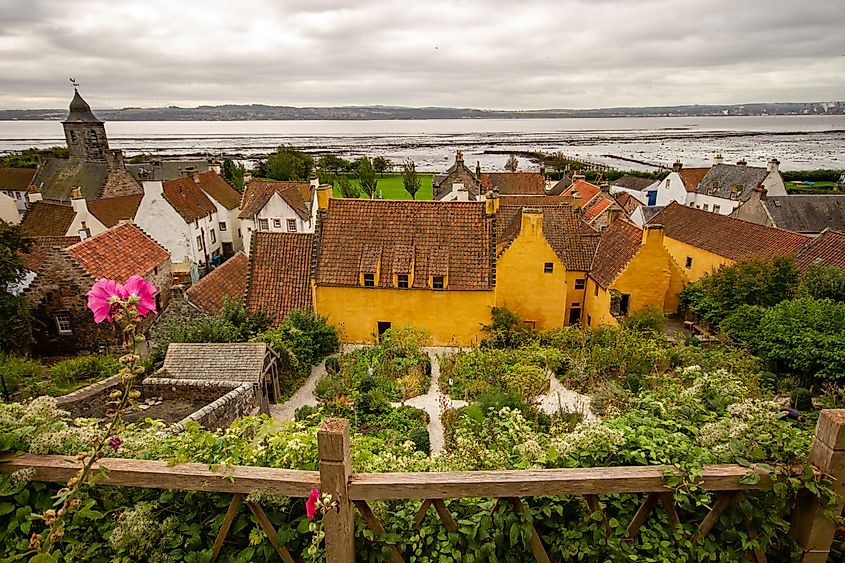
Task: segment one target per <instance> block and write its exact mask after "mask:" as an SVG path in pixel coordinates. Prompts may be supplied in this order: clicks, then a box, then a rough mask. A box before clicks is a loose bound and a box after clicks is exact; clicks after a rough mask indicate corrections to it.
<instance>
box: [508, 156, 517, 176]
mask: <svg viewBox="0 0 845 563" xmlns="http://www.w3.org/2000/svg"><path fill="white" fill-rule="evenodd" d="M518 167H519V161H518V160H517V159H516V156H514V155H510V156H509V157H508V161H507V162H506V163H505V170H510V171H511V172H516V169H517V168H518Z"/></svg>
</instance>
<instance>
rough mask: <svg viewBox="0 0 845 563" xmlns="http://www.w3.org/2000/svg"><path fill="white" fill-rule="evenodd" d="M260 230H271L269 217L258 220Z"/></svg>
mask: <svg viewBox="0 0 845 563" xmlns="http://www.w3.org/2000/svg"><path fill="white" fill-rule="evenodd" d="M258 230H259V231H269V230H270V220H269V219H259V220H258Z"/></svg>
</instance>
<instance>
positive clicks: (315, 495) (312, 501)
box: [305, 489, 320, 518]
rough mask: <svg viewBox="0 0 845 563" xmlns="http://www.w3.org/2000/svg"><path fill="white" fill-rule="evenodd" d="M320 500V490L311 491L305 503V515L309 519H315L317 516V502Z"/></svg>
mask: <svg viewBox="0 0 845 563" xmlns="http://www.w3.org/2000/svg"><path fill="white" fill-rule="evenodd" d="M319 498H320V489H311V494H310V495H308V500H306V501H305V514H306V515H307V516H308V518H314V515H315V514H317V500H318V499H319Z"/></svg>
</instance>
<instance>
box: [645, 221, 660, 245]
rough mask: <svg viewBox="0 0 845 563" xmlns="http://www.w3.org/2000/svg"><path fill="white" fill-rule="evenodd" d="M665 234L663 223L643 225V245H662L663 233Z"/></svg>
mask: <svg viewBox="0 0 845 563" xmlns="http://www.w3.org/2000/svg"><path fill="white" fill-rule="evenodd" d="M664 234H665V229H664V227H663V225H658V224H654V225H645V226H644V227H643V245H644V246H648V245H651V244H654V245H659V246H663V235H664Z"/></svg>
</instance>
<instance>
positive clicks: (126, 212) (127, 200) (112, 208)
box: [86, 194, 144, 228]
mask: <svg viewBox="0 0 845 563" xmlns="http://www.w3.org/2000/svg"><path fill="white" fill-rule="evenodd" d="M143 197H144V194H135V195H124V196H118V197H109V198H103V199H94V200H91V201H88V202H86V205H87V206H88V211H90V212H91V214H92V215H93V216H94V217H96V218H97V219H98V220H99V221H100V223H102V224H103V225H105V226H106V228H108V227H114V226H115V225H117V224H118V223H119V222H120V221H121V220H123V219H135V213H137V212H138V207H139V206H140V205H141V199H142V198H143Z"/></svg>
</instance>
